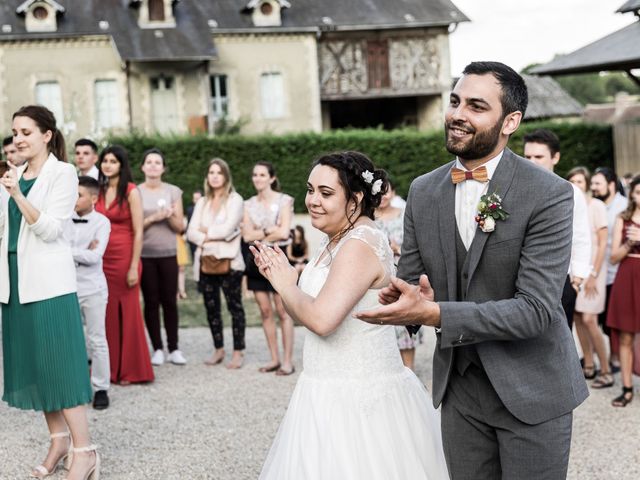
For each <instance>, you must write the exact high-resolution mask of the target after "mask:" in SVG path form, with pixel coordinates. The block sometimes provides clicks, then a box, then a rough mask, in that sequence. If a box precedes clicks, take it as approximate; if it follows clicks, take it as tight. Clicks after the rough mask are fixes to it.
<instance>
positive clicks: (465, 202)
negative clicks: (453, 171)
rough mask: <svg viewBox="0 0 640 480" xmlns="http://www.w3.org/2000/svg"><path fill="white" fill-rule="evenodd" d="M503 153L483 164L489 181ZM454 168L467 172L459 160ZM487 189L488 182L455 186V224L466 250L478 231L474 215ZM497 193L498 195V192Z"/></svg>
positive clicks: (467, 181) (476, 213)
mask: <svg viewBox="0 0 640 480" xmlns="http://www.w3.org/2000/svg"><path fill="white" fill-rule="evenodd" d="M503 153H504V150H503V151H502V152H500V153H499V154H498V155H497V156H495V157H493V158H492V159H491V160H489V161H488V162H487V163H485V164H484V167H486V169H487V175H488V177H489V180H491V178H492V177H493V174H494V173H495V171H496V168H498V164H499V163H500V159H501V158H502V154H503ZM456 168H459V169H461V170H464V171H467V170H468V169H467V168H465V167H464V165H462V162H461V161H460V159H459V158H458V159H456ZM488 188H489V182H486V183H482V182H478V181H477V180H473V179H470V180H465V181H464V182H460V183H458V184H457V185H456V224H457V225H458V232H459V233H460V238H462V243H464V246H465V248H466V249H467V250H469V248H470V247H471V242H473V237H475V235H476V231H477V229H478V223H477V222H476V215H478V203H480V197H482V195H484V194H485V193H487V190H488ZM491 193H493V192H491ZM497 193H498V195H500V192H497Z"/></svg>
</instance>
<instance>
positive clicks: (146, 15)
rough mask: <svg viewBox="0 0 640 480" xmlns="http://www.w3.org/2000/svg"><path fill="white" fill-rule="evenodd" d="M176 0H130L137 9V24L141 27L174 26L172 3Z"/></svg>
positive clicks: (176, 0)
mask: <svg viewBox="0 0 640 480" xmlns="http://www.w3.org/2000/svg"><path fill="white" fill-rule="evenodd" d="M177 2H178V0H132V1H131V3H130V5H131V6H132V7H134V8H137V9H138V25H140V27H142V28H171V27H175V26H176V19H175V17H174V15H173V5H174V4H175V3H177Z"/></svg>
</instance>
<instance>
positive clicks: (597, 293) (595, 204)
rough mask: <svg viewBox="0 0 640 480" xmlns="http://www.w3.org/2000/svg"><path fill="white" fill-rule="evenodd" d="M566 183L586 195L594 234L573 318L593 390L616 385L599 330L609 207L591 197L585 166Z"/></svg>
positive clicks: (586, 375)
mask: <svg viewBox="0 0 640 480" xmlns="http://www.w3.org/2000/svg"><path fill="white" fill-rule="evenodd" d="M567 180H569V181H570V182H571V183H573V184H574V185H576V186H577V187H578V188H579V189H580V190H581V191H582V192H584V194H585V198H586V199H587V211H588V214H589V226H590V227H591V232H592V234H591V244H592V246H593V248H592V255H591V273H589V276H588V277H587V280H586V281H585V283H584V287H583V288H582V289H581V290H580V291H579V292H578V298H577V300H576V308H575V313H574V317H573V318H574V324H575V326H576V333H577V334H578V339H579V340H580V346H581V348H582V354H583V356H584V362H583V366H582V370H583V372H584V377H585V378H586V379H593V378H595V379H596V380H595V381H594V382H593V383H592V385H591V386H592V387H593V388H606V387H611V386H613V376H612V375H611V371H610V369H609V358H608V356H607V350H606V347H605V341H604V337H603V335H602V332H601V331H600V328H599V327H598V314H600V313H602V312H603V311H604V300H605V295H606V285H607V271H606V268H605V265H604V255H605V251H606V249H607V208H606V207H605V205H604V203H603V202H602V201H601V200H598V199H597V198H592V197H591V196H590V195H589V194H588V193H589V182H590V174H589V170H587V169H586V168H585V167H575V168H573V169H571V170H570V171H569V173H568V174H567ZM594 348H595V351H596V354H597V355H598V360H599V361H600V373H599V374H598V375H597V378H596V367H595V363H594V361H593V349H594Z"/></svg>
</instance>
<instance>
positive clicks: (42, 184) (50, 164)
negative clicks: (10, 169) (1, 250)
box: [18, 153, 58, 236]
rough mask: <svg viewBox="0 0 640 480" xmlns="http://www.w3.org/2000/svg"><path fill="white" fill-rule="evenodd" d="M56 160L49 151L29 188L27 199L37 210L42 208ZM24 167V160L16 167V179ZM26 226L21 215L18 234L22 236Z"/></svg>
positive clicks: (19, 177) (20, 175) (25, 166)
mask: <svg viewBox="0 0 640 480" xmlns="http://www.w3.org/2000/svg"><path fill="white" fill-rule="evenodd" d="M56 162H58V159H57V158H56V156H55V155H54V154H52V153H50V154H49V156H48V157H47V159H46V160H45V162H44V165H42V168H41V169H40V173H39V174H38V178H36V181H35V182H34V184H33V187H31V190H29V194H28V195H27V200H29V202H30V203H31V205H33V206H34V207H35V208H37V209H38V210H42V209H43V208H44V202H43V199H44V197H45V195H46V193H47V191H48V189H49V187H50V182H49V177H51V175H53V173H54V171H55V167H56ZM26 168H27V164H26V162H25V164H24V165H21V166H20V168H19V169H18V181H19V180H20V179H21V178H22V174H23V173H24V171H25V170H26ZM26 227H27V222H26V220H25V219H24V217H22V220H21V221H20V234H19V235H20V236H22V231H23V230H24V229H25V228H26Z"/></svg>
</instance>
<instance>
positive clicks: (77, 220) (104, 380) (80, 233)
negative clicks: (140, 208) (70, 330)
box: [65, 176, 111, 410]
mask: <svg viewBox="0 0 640 480" xmlns="http://www.w3.org/2000/svg"><path fill="white" fill-rule="evenodd" d="M99 192H100V186H99V184H98V181H97V180H95V179H94V178H91V177H88V176H82V177H80V178H79V179H78V201H77V202H76V208H75V214H74V215H73V217H72V218H71V222H69V225H68V227H67V231H66V232H65V234H66V236H67V237H68V238H69V242H70V243H71V248H72V252H73V259H74V261H75V263H76V276H77V282H78V300H79V303H80V311H81V312H82V318H83V321H84V323H85V325H86V327H87V329H86V332H87V343H88V345H87V350H88V352H89V355H90V358H91V385H92V386H93V391H94V392H95V393H94V397H93V408H95V409H96V410H104V409H105V408H108V407H109V396H108V395H107V390H108V389H109V383H110V377H111V369H110V366H109V347H108V345H107V337H106V333H105V314H106V309H107V299H108V291H107V280H106V278H105V276H104V272H103V271H102V256H103V255H104V251H105V249H106V248H107V242H108V241H109V234H110V233H111V223H110V222H109V220H108V219H107V217H105V216H104V215H102V214H100V213H98V212H96V211H95V210H94V206H95V204H96V202H97V201H98V194H99Z"/></svg>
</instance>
